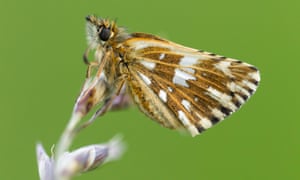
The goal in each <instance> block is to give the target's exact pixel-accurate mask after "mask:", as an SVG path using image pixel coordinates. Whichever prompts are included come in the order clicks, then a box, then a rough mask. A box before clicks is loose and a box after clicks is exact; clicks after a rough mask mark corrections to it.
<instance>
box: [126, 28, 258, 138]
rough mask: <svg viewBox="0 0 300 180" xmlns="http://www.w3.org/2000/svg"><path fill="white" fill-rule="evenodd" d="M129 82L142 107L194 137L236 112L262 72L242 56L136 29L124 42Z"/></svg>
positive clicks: (164, 124)
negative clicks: (217, 52)
mask: <svg viewBox="0 0 300 180" xmlns="http://www.w3.org/2000/svg"><path fill="white" fill-rule="evenodd" d="M124 45H125V46H126V47H129V49H130V51H128V52H127V53H128V56H127V57H129V58H128V59H126V61H128V69H129V73H130V76H129V80H128V86H129V89H130V91H131V94H132V95H133V97H134V100H135V102H136V103H137V104H138V106H139V107H140V109H141V110H142V111H143V112H144V113H145V114H147V115H148V116H149V117H151V118H152V119H154V120H156V121H157V122H159V123H160V124H162V125H163V126H165V127H168V128H172V129H180V128H185V129H187V130H188V131H189V132H190V133H191V134H192V135H193V136H195V135H197V134H199V133H201V132H202V131H204V130H206V129H208V128H210V127H212V126H213V125H214V124H216V123H218V122H220V121H222V120H223V119H224V118H225V117H226V116H229V115H230V114H231V113H232V112H235V111H236V110H237V109H239V108H240V107H241V105H242V104H244V103H245V102H246V100H247V99H248V98H249V97H250V96H251V95H252V94H253V93H254V92H255V90H256V88H257V86H258V83H259V80H260V76H259V72H258V70H257V69H256V68H255V67H254V66H252V65H249V64H247V63H244V62H241V61H239V60H235V59H231V58H226V57H223V56H218V55H215V54H212V53H208V52H203V51H199V50H195V49H191V48H186V47H184V46H181V45H178V44H175V43H172V42H170V41H167V40H164V39H161V38H159V37H156V36H152V35H148V34H142V33H136V34H133V35H132V38H130V39H128V40H127V41H125V42H124Z"/></svg>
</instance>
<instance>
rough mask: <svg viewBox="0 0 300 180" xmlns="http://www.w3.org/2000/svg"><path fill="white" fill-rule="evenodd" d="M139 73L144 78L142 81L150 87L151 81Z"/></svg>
mask: <svg viewBox="0 0 300 180" xmlns="http://www.w3.org/2000/svg"><path fill="white" fill-rule="evenodd" d="M138 73H139V75H140V77H141V78H142V80H143V81H144V82H145V83H146V84H147V85H150V84H151V80H150V79H149V78H148V77H147V76H145V75H144V74H143V73H140V72H138Z"/></svg>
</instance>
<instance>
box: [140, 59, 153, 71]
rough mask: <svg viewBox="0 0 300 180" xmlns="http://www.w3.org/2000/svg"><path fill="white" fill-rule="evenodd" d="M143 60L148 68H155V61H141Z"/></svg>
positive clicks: (142, 62)
mask: <svg viewBox="0 0 300 180" xmlns="http://www.w3.org/2000/svg"><path fill="white" fill-rule="evenodd" d="M140 62H141V64H142V65H143V66H145V67H146V68H147V69H149V70H152V69H154V68H155V65H156V64H155V63H154V62H149V61H144V60H142V61H140Z"/></svg>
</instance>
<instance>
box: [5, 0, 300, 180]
mask: <svg viewBox="0 0 300 180" xmlns="http://www.w3.org/2000/svg"><path fill="white" fill-rule="evenodd" d="M299 2H300V1H298V2H297V1H296V0H294V1H292V0H285V1H272V0H265V1H263V0H252V1H241V0H226V1H222V0H220V1H215V0H210V1H196V0H194V1H192V0H184V1H174V0H172V1H162V0H149V1H137V0H136V1H130V0H126V1H115V0H107V1H103V0H102V1H101V0H96V1H95V0H93V1H70V0H68V1H61V0H52V1H37V0H36V1H34V0H28V1H17V0H1V6H0V18H1V19H0V24H1V28H0V41H1V42H0V50H1V53H0V82H1V88H0V115H1V116H0V117H1V120H0V121H1V125H0V142H1V148H0V158H1V162H0V179H38V174H37V166H36V157H35V144H36V142H38V141H41V142H42V143H43V145H44V146H45V148H46V149H47V150H48V152H49V150H50V147H51V146H52V144H54V143H56V142H57V140H58V138H59V136H60V133H61V132H62V130H63V128H64V127H65V125H66V123H67V121H68V118H69V117H70V114H71V111H72V107H73V104H74V100H75V99H76V97H77V95H78V93H79V90H80V88H81V85H82V83H83V81H84V76H85V69H86V66H85V65H84V64H83V63H82V54H83V52H84V50H85V49H86V47H87V43H86V39H85V20H84V17H85V16H86V15H88V14H97V15H99V16H102V17H109V18H113V19H114V18H117V19H118V24H119V25H121V26H126V27H128V30H129V31H130V32H135V31H140V32H148V33H152V34H156V35H160V36H162V37H165V38H168V39H170V40H172V41H175V42H178V43H180V44H183V45H187V46H190V47H194V48H198V49H203V50H207V51H210V52H215V53H217V54H221V55H225V56H228V57H234V58H237V59H241V60H244V61H246V62H248V63H250V64H253V65H255V66H257V67H258V68H259V69H260V71H261V77H262V81H261V84H260V87H259V88H258V91H257V93H256V94H255V95H254V96H253V97H252V98H251V99H250V101H249V102H248V103H247V104H246V105H245V106H243V108H242V109H241V110H240V111H238V112H237V113H234V114H233V115H232V116H231V117H230V118H228V120H226V121H225V122H223V123H222V124H220V125H218V126H216V127H214V128H212V129H210V130H209V131H207V132H206V133H204V134H203V135H201V136H197V137H196V138H191V137H189V136H183V135H181V134H179V133H177V132H175V131H170V130H168V129H164V128H161V127H160V126H159V125H157V124H156V123H154V122H152V121H151V120H149V119H148V118H147V117H145V116H144V115H143V114H142V113H141V112H139V111H138V109H137V108H136V107H133V108H130V109H128V110H123V111H118V112H110V113H108V114H106V115H105V116H104V117H102V118H101V119H99V120H98V121H96V123H95V124H94V125H93V126H91V127H89V128H88V129H86V130H84V131H83V132H82V133H81V134H80V135H79V136H78V137H77V139H76V141H75V142H74V145H73V147H74V148H76V147H79V146H82V145H87V144H92V143H101V142H105V141H107V140H108V139H110V138H111V137H113V136H114V135H115V134H118V133H121V134H123V136H124V140H125V141H126V143H127V145H128V150H127V152H126V153H125V155H124V157H123V158H122V159H121V160H120V161H117V162H113V163H110V164H107V165H105V166H103V167H102V168H99V169H97V170H95V171H93V172H91V173H87V174H84V175H82V176H80V177H77V178H75V179H178V180H179V179H207V180H215V179H300V176H299V174H300V172H299V168H300V141H299V138H300V118H299V112H300V111H299V105H300V103H299V100H300V98H299V90H300V89H299V83H300V82H299V77H300V76H299V72H298V71H299V66H300V59H299V54H300V53H299V51H300V49H299V39H300V38H299V37H300V36H299V35H300V33H299V32H300V20H299V19H300V15H299V13H298V12H299V7H300V3H299ZM297 177H298V178H297Z"/></svg>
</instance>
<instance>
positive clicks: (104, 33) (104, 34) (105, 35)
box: [99, 27, 111, 41]
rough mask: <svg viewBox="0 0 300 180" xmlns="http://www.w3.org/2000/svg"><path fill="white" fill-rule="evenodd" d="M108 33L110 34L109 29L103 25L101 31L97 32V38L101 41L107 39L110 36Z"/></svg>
mask: <svg viewBox="0 0 300 180" xmlns="http://www.w3.org/2000/svg"><path fill="white" fill-rule="evenodd" d="M110 34H111V30H110V29H109V28H106V27H103V28H102V29H101V32H100V33H99V38H100V39H101V40H102V41H107V40H108V39H109V37H110Z"/></svg>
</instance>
